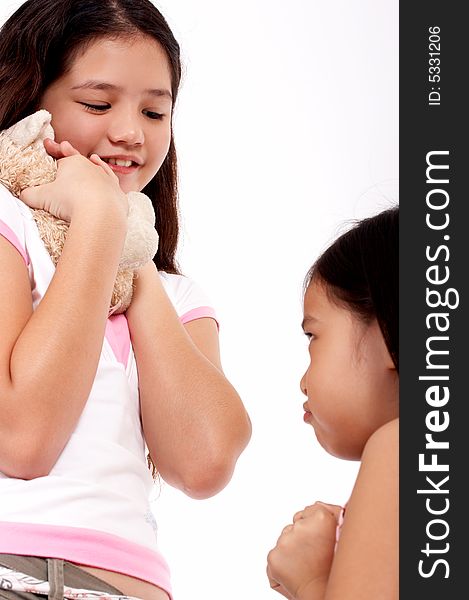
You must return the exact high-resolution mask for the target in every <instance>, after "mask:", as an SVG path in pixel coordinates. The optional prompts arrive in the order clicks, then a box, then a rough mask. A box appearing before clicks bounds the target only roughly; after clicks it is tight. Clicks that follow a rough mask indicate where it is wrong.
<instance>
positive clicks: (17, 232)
mask: <svg viewBox="0 0 469 600" xmlns="http://www.w3.org/2000/svg"><path fill="white" fill-rule="evenodd" d="M30 215H31V213H30V212H29V208H28V207H27V206H26V205H25V204H24V203H23V202H21V200H18V198H16V196H13V194H12V193H11V192H10V191H9V190H8V189H7V188H6V187H5V186H4V185H2V184H1V183H0V235H2V236H3V237H4V238H6V239H7V240H8V241H9V242H11V244H13V246H15V248H17V250H18V251H19V253H20V254H21V255H22V256H23V258H24V259H25V261H26V263H28V260H27V256H26V254H27V253H26V230H25V222H26V221H27V220H28V219H31V216H30Z"/></svg>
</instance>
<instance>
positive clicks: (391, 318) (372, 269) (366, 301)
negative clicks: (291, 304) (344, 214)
mask: <svg viewBox="0 0 469 600" xmlns="http://www.w3.org/2000/svg"><path fill="white" fill-rule="evenodd" d="M398 265H399V207H398V206H396V207H393V208H390V209H388V210H385V211H383V212H381V213H379V214H378V215H376V216H373V217H369V218H367V219H363V220H362V221H359V222H357V224H356V225H355V226H354V227H353V228H352V229H350V230H349V231H347V232H346V233H344V234H343V235H341V236H340V237H339V238H338V239H337V240H336V241H335V242H334V243H333V244H332V245H331V246H330V247H329V248H328V249H327V250H326V251H325V252H324V253H323V254H322V255H321V256H320V257H319V258H318V260H317V261H316V262H315V263H314V265H313V266H312V267H311V269H310V270H309V271H308V273H307V275H306V278H305V289H306V288H307V287H308V286H309V285H310V283H311V282H312V281H317V282H319V283H321V284H324V285H325V288H326V290H327V293H328V294H329V297H330V298H331V299H332V300H333V301H335V302H336V303H339V304H340V305H342V306H345V307H346V308H347V309H349V310H350V311H352V312H353V313H354V314H355V315H357V316H358V317H359V318H360V319H361V320H363V321H364V322H365V323H369V322H371V321H372V320H373V319H375V318H376V320H377V321H378V324H379V326H380V328H381V332H382V334H383V338H384V341H385V343H386V347H387V349H388V351H389V354H390V356H391V358H392V360H393V362H394V365H395V367H396V369H397V370H398V371H399V322H398V318H399V272H398Z"/></svg>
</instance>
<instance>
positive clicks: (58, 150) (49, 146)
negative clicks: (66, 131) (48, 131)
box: [44, 138, 80, 160]
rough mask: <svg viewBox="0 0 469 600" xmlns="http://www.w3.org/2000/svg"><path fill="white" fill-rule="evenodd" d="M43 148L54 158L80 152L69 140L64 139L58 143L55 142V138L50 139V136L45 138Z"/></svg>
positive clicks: (57, 158)
mask: <svg viewBox="0 0 469 600" xmlns="http://www.w3.org/2000/svg"><path fill="white" fill-rule="evenodd" d="M44 148H45V149H46V152H47V153H48V154H49V155H50V156H52V158H55V159H56V160H59V159H61V158H66V157H67V156H74V155H75V154H80V153H79V152H78V150H76V149H75V148H74V147H73V146H72V144H71V143H70V142H67V141H64V142H60V144H59V143H58V142H56V141H55V140H51V139H50V138H46V139H45V140H44Z"/></svg>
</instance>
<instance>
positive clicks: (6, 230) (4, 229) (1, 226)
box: [0, 221, 29, 266]
mask: <svg viewBox="0 0 469 600" xmlns="http://www.w3.org/2000/svg"><path fill="white" fill-rule="evenodd" d="M0 235H2V236H3V237H4V238H5V239H7V240H8V241H9V242H10V244H12V245H13V246H14V247H15V248H16V249H17V250H18V252H19V253H20V254H21V256H22V257H23V260H24V262H25V264H26V266H28V265H29V256H28V253H27V252H26V249H25V248H23V246H22V245H21V242H20V241H19V239H18V236H17V235H16V233H15V232H14V231H13V230H12V229H10V227H8V225H7V224H6V223H5V222H4V221H0Z"/></svg>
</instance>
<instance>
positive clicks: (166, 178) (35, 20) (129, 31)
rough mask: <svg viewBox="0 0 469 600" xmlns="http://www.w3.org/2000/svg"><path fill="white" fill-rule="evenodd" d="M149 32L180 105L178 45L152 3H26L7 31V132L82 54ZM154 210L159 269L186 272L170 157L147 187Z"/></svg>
mask: <svg viewBox="0 0 469 600" xmlns="http://www.w3.org/2000/svg"><path fill="white" fill-rule="evenodd" d="M136 34H143V35H147V36H149V37H151V38H153V39H154V40H156V41H157V42H158V43H159V44H160V45H161V47H162V48H163V49H164V50H165V52H166V55H167V58H168V62H169V67H170V71H171V88H172V89H171V92H172V97H173V106H174V103H175V101H176V97H177V93H178V88H179V83H180V80H181V63H180V50H179V44H178V43H177V41H176V40H175V38H174V36H173V34H172V32H171V29H170V28H169V26H168V24H167V22H166V20H165V19H164V17H163V16H162V15H161V13H160V12H159V11H158V10H157V9H156V7H155V6H154V5H153V4H152V3H151V2H150V0H99V2H96V0H27V1H26V2H25V3H24V4H22V5H21V6H20V8H19V9H18V10H17V11H16V12H15V13H14V14H13V15H12V16H11V17H10V18H9V19H8V20H7V21H6V23H5V24H4V25H3V27H2V28H1V29H0V130H2V129H6V128H7V127H10V125H13V124H14V123H16V122H17V121H19V120H20V119H22V118H24V117H26V116H27V115H29V114H31V113H33V112H35V111H36V110H38V109H39V108H40V106H39V103H40V99H41V97H42V95H43V94H44V91H45V90H46V88H47V87H48V86H49V85H51V84H52V83H53V82H54V81H56V80H57V79H58V78H59V77H61V76H62V75H64V74H65V73H66V72H67V70H68V69H69V68H70V66H71V64H72V62H73V60H74V58H75V57H76V56H77V54H78V53H79V52H80V51H81V50H83V49H84V48H86V46H87V45H88V44H90V43H92V42H94V41H96V40H97V39H100V38H101V39H102V38H116V37H118V36H127V37H128V36H133V35H136ZM142 191H143V192H144V193H145V194H147V196H149V198H150V199H151V201H152V203H153V206H154V208H155V215H156V229H157V231H158V235H159V246H158V252H157V254H156V256H155V259H154V261H155V264H156V266H157V267H158V269H160V270H162V271H167V272H168V273H179V268H178V265H177V261H176V250H177V243H178V236H179V215H178V202H177V158H176V149H175V145H174V139H173V132H172V129H171V142H170V147H169V152H168V154H167V156H166V158H165V160H164V162H163V164H162V166H161V167H160V169H159V171H158V173H157V174H156V175H155V176H154V177H153V179H152V180H151V181H150V182H149V183H148V185H147V186H146V187H145V188H144V189H143V190H142Z"/></svg>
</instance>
